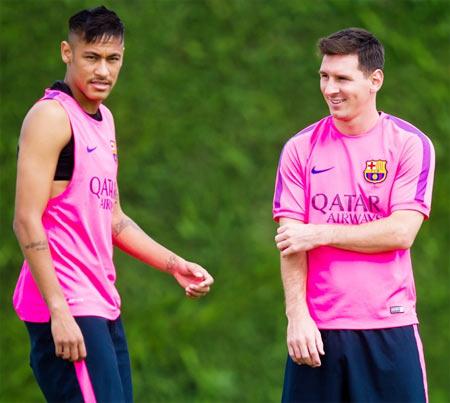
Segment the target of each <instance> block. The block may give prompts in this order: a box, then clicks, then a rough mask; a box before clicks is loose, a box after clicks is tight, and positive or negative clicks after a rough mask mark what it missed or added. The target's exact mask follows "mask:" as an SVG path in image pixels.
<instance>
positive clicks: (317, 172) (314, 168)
mask: <svg viewBox="0 0 450 403" xmlns="http://www.w3.org/2000/svg"><path fill="white" fill-rule="evenodd" d="M333 168H334V167H331V168H325V169H316V167H315V166H314V167H313V168H312V169H311V173H312V174H314V175H315V174H320V173H322V172H327V171H329V170H330V169H333Z"/></svg>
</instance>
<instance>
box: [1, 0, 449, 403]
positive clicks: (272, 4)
mask: <svg viewBox="0 0 450 403" xmlns="http://www.w3.org/2000/svg"><path fill="white" fill-rule="evenodd" d="M104 4H105V5H106V6H107V7H111V8H113V9H114V10H115V11H116V12H117V13H118V14H119V16H120V17H121V18H122V19H123V21H124V23H125V25H126V52H125V63H124V67H123V70H122V73H121V77H120V79H119V82H118V84H117V86H116V88H115V90H114V92H113V94H112V95H111V97H110V99H108V101H107V105H108V106H109V107H110V108H111V109H112V111H113V113H114V115H115V119H116V128H117V137H118V145H119V158H120V174H119V184H120V188H121V199H122V205H123V207H124V209H125V211H126V212H127V213H128V214H129V215H130V216H131V217H133V218H134V219H135V220H136V221H137V222H138V223H139V224H140V225H141V226H142V227H143V228H144V229H145V230H146V231H148V233H149V234H151V235H152V236H153V237H154V238H155V239H156V240H158V241H160V242H161V243H163V244H164V245H167V246H168V247H170V248H171V249H173V250H174V251H176V252H177V253H179V254H180V255H182V256H184V257H185V258H187V259H190V260H194V261H197V262H199V263H200V264H202V265H204V266H205V267H206V268H208V269H209V270H210V272H211V273H212V274H213V275H214V276H215V278H216V284H215V286H214V289H213V291H212V292H211V294H210V295H209V296H208V297H207V298H205V299H203V300H201V301H190V300H187V299H185V297H184V293H183V291H182V290H181V289H180V288H179V287H178V286H177V285H176V283H175V281H174V280H173V279H171V278H169V277H168V276H166V275H164V274H162V273H159V272H157V271H155V270H152V269H149V268H147V267H145V266H144V265H143V264H141V263H139V262H137V261H135V260H133V259H131V258H129V257H128V256H126V255H124V254H122V253H121V252H118V251H117V252H116V255H115V256H116V259H115V260H116V266H117V271H118V278H119V280H118V288H119V290H120V292H121V294H122V299H123V318H124V321H125V325H126V329H127V333H128V340H129V345H130V353H131V359H132V366H133V375H134V390H135V397H136V401H137V402H277V401H279V399H280V394H281V386H282V379H283V370H284V362H285V357H286V348H285V326H286V320H285V318H284V306H283V293H282V288H281V283H280V275H279V264H278V253H277V250H276V248H275V247H274V243H273V236H274V233H275V229H276V226H275V224H274V223H273V222H272V219H271V203H272V194H273V188H274V179H275V170H276V166H277V162H278V157H279V153H280V151H281V148H282V146H283V144H284V143H285V142H286V141H287V139H289V138H290V137H291V136H292V135H293V134H295V133H296V132H298V131H299V130H300V129H302V128H304V127H305V126H307V125H309V124H311V123H313V122H314V121H316V120H318V119H320V118H321V117H322V116H324V115H326V114H327V113H328V111H327V109H326V106H325V104H324V102H323V100H322V98H321V94H320V92H319V87H318V74H317V70H318V67H319V64H320V59H319V57H318V56H317V54H316V50H315V43H316V41H317V39H318V38H319V37H321V36H325V35H327V34H329V33H331V32H334V31H336V30H339V29H341V28H344V27H348V26H359V27H364V28H366V29H368V30H370V31H373V32H374V33H375V34H376V35H377V36H378V37H379V39H380V40H381V41H382V42H383V43H384V45H385V48H386V56H387V58H386V59H387V61H386V70H385V75H386V79H385V84H384V88H383V89H382V91H381V93H380V94H379V100H378V102H379V109H380V110H384V111H386V112H388V113H391V114H394V115H397V116H399V117H401V118H403V119H406V120H408V121H410V122H412V123H413V124H414V125H416V126H418V127H419V128H420V129H421V130H422V131H424V132H425V133H427V134H428V135H429V136H430V138H431V139H432V141H433V143H434V145H435V149H436V156H437V171H436V178H435V191H434V198H433V210H432V215H431V219H430V220H429V221H428V222H426V223H425V224H424V225H423V227H422V230H421V232H420V234H419V236H418V238H417V240H416V243H415V245H414V248H413V259H414V267H415V277H416V286H417V293H418V312H419V315H420V318H421V333H422V337H423V341H424V345H425V353H426V359H427V366H428V382H429V389H430V398H431V402H449V401H450V391H449V385H450V379H449V370H448V362H449V354H448V346H449V342H450V337H449V334H450V326H449V315H448V309H449V292H448V287H449V266H450V262H449V259H450V258H449V239H450V236H449V235H450V234H449V218H448V217H449V209H448V204H447V198H448V196H446V195H448V192H449V183H450V164H449V157H448V156H449V147H448V145H449V129H450V115H449V109H448V105H449V101H450V97H449V89H450V88H449V66H450V60H449V59H450V57H449V38H450V18H449V9H450V3H449V2H448V1H345V0H340V1H324V0H316V1H263V0H261V1H256V0H254V1H219V0H203V1H163V0H160V1H150V0H149V1H143V0H142V1H135V0H128V1H104ZM95 5H97V3H93V2H87V1H69V0H65V1H63V0H59V1H57V0H46V1H30V0H21V1H13V0H0V15H1V27H0V32H1V34H0V35H1V53H0V57H1V81H0V84H1V111H0V116H1V121H0V128H1V143H0V163H1V205H0V211H1V227H0V228H1V239H0V248H1V252H0V272H1V282H0V287H1V288H0V290H1V295H0V298H1V327H0V334H1V357H0V360H1V361H0V382H1V384H0V385H1V386H0V388H1V389H0V401H1V402H39V401H43V398H42V396H41V394H40V391H39V390H38V388H37V386H36V383H35V381H34V378H33V376H32V373H31V370H30V368H29V366H28V350H29V346H28V337H27V334H26V330H25V328H24V326H23V325H22V323H21V322H20V321H19V320H18V319H17V318H16V316H15V314H14V312H13V309H12V307H11V295H12V292H13V289H14V285H15V281H16V279H17V276H18V273H19V270H20V266H21V262H22V257H21V253H20V250H19V247H18V245H17V242H16V240H15V238H14V236H13V233H12V230H11V223H12V217H13V202H14V183H15V159H16V144H17V139H18V135H19V131H20V126H21V122H22V120H23V118H24V115H25V113H26V111H27V110H28V109H29V108H30V106H31V105H32V104H33V103H34V102H35V101H36V100H37V99H38V98H39V97H40V96H41V94H42V91H43V88H45V87H47V86H49V85H50V84H51V83H52V82H53V81H54V80H56V79H62V78H63V77H64V71H65V67H64V65H63V63H62V62H61V60H60V55H59V43H60V41H61V40H62V39H64V38H65V35H66V21H67V19H68V17H69V16H70V15H72V14H74V13H75V12H77V11H79V10H80V9H82V8H86V7H92V6H95Z"/></svg>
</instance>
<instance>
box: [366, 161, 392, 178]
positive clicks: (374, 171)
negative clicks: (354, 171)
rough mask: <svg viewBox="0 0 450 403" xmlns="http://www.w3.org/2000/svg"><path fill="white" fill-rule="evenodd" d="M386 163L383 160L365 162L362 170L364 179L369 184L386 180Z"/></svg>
mask: <svg viewBox="0 0 450 403" xmlns="http://www.w3.org/2000/svg"><path fill="white" fill-rule="evenodd" d="M386 164H387V161H385V160H370V161H366V169H365V170H364V179H365V180H366V181H367V182H369V183H381V182H384V181H385V180H386V177H387V173H388V171H387V169H386Z"/></svg>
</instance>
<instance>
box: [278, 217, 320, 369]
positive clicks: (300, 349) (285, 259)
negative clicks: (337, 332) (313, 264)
mask: <svg viewBox="0 0 450 403" xmlns="http://www.w3.org/2000/svg"><path fill="white" fill-rule="evenodd" d="M288 224H296V225H299V226H301V225H304V224H303V223H300V222H299V221H295V220H291V219H286V218H281V219H280V225H288ZM280 265H281V278H282V281H283V288H284V294H285V301H286V316H287V318H288V327H287V346H288V351H289V355H290V357H291V358H292V360H293V361H295V362H296V363H298V364H307V365H310V366H313V367H317V366H320V364H321V362H320V356H319V354H324V351H323V343H322V337H321V335H320V332H319V330H318V328H317V325H316V324H315V322H314V321H313V320H312V318H311V315H310V314H309V310H308V305H307V303H306V282H307V272H308V264H307V258H306V252H298V253H292V254H289V255H288V256H281V257H280Z"/></svg>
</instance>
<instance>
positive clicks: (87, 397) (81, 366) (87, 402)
mask: <svg viewBox="0 0 450 403" xmlns="http://www.w3.org/2000/svg"><path fill="white" fill-rule="evenodd" d="M74 365H75V372H76V374H77V379H78V383H79V384H80V389H81V394H82V395H83V400H84V403H96V402H97V400H96V399H95V393H94V388H93V387H92V383H91V378H90V377H89V373H88V369H87V365H86V361H85V360H83V361H80V362H74Z"/></svg>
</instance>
